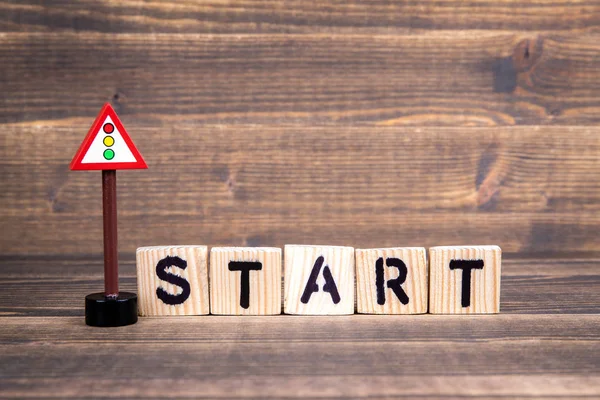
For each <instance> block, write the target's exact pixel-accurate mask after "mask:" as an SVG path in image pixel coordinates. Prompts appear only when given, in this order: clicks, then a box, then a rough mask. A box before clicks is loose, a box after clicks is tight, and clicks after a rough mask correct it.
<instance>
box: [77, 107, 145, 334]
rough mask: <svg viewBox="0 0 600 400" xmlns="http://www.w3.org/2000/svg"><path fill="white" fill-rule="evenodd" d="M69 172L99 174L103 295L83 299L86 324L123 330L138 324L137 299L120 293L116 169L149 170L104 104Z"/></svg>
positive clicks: (117, 118) (109, 108) (134, 295)
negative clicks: (95, 172)
mask: <svg viewBox="0 0 600 400" xmlns="http://www.w3.org/2000/svg"><path fill="white" fill-rule="evenodd" d="M70 168H71V170H84V171H86V170H102V215H103V228H104V293H93V294H90V295H88V296H86V298H85V322H86V324H88V325H91V326H124V325H130V324H135V323H136V322H137V295H136V294H135V293H129V292H119V259H118V243H117V171H116V170H117V169H145V168H148V166H147V165H146V162H145V161H144V159H143V158H142V155H141V154H140V153H139V151H138V150H137V148H136V147H135V145H134V144H133V142H132V141H131V138H130V137H129V135H128V134H127V131H126V130H125V128H124V127H123V124H121V121H120V120H119V117H117V114H116V113H115V110H114V109H113V108H112V107H111V105H110V104H108V103H107V104H105V105H104V107H103V108H102V110H100V113H99V114H98V117H96V120H95V121H94V124H93V125H92V127H91V128H90V131H89V132H88V134H87V136H86V137H85V139H84V141H83V143H82V144H81V146H80V147H79V150H78V151H77V153H76V154H75V157H73V161H71V165H70Z"/></svg>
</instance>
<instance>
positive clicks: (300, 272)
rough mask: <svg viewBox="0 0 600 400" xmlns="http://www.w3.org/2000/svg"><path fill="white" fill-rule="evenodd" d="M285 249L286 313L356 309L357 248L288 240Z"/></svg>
mask: <svg viewBox="0 0 600 400" xmlns="http://www.w3.org/2000/svg"><path fill="white" fill-rule="evenodd" d="M284 249H285V250H284V251H285V254H284V261H285V268H284V282H283V284H284V300H283V301H284V312H285V313H286V314H300V315H345V314H353V313H354V305H355V302H354V298H355V296H354V295H355V281H354V276H355V266H354V248H352V247H344V246H310V245H289V244H286V245H285V248H284ZM319 260H320V261H319Z"/></svg>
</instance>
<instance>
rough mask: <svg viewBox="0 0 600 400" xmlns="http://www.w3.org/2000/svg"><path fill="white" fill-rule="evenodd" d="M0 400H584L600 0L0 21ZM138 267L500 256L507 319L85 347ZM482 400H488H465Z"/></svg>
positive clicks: (14, 8) (189, 333)
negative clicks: (108, 250)
mask: <svg viewBox="0 0 600 400" xmlns="http://www.w3.org/2000/svg"><path fill="white" fill-rule="evenodd" d="M0 60H1V62H0V71H1V72H2V73H1V74H0V92H1V93H2V95H1V96H0V128H1V129H0V169H1V172H2V180H1V181H0V183H1V187H2V190H0V253H1V254H0V398H26V397H53V396H54V397H61V398H68V397H73V398H110V397H119V398H129V397H131V398H139V397H148V398H151V397H152V398H161V399H162V398H167V397H178V398H184V397H191V398H199V397H202V398H233V397H237V398H282V397H287V398H293V397H306V398H311V397H312V398H339V397H364V398H366V397H370V398H373V397H376V398H387V397H405V398H415V397H419V398H444V399H447V398H453V397H460V398H474V397H478V398H493V399H499V398H506V399H509V398H510V399H512V398H534V397H539V398H553V399H558V398H568V399H571V398H585V397H588V398H598V397H599V396H600V384H599V382H600V379H598V377H599V376H600V361H599V357H598V354H600V336H599V332H600V330H599V329H598V327H599V326H600V316H599V313H600V310H599V304H600V272H599V268H598V265H599V260H600V235H599V232H600V178H599V177H600V1H597V0H582V1H566V0H535V1H521V0H500V1H491V0H468V1H460V0H439V1H408V0H406V1H392V0H372V1H361V0H349V1H327V2H326V1H319V0H229V1H223V0H207V1H193V0H185V1H169V0H162V1H158V0H155V1H137V0H135V1H134V0H124V1H117V0H98V1H92V0H79V1H71V0H46V1H42V0H7V1H0ZM104 102H110V103H111V104H112V105H113V106H114V107H115V109H116V110H117V112H118V113H119V115H120V117H121V119H122V121H123V123H124V125H125V126H126V128H127V129H128V131H129V133H130V134H131V136H132V138H133V140H134V141H135V143H136V144H137V145H138V147H139V149H140V150H141V152H142V154H144V156H145V158H146V160H147V162H148V164H149V167H150V169H148V170H145V171H123V172H120V173H119V174H118V187H119V235H120V259H121V284H122V289H124V290H131V291H135V290H136V279H135V265H134V263H135V262H134V252H135V249H136V247H138V246H147V245H178V244H203V245H208V246H217V245H242V246H283V245H284V244H286V243H300V244H303V243H304V244H331V245H349V246H355V247H384V246H426V247H427V246H434V245H451V244H497V245H499V246H501V247H502V249H503V251H504V262H503V272H502V286H501V311H502V314H500V315H496V316H491V317H490V316H488V317H469V318H456V317H451V316H432V315H422V316H415V317H406V316H404V317H393V316H391V317H390V316H387V317H385V316H383V317H377V316H364V315H362V316H361V315H353V316H348V317H338V318H318V317H302V318H294V317H293V316H277V317H263V318H261V317H250V318H241V317H239V318H232V317H217V316H206V317H188V318H171V319H168V321H167V320H166V319H158V318H156V319H155V318H142V319H140V321H139V322H138V324H136V325H133V326H129V327H125V328H119V329H111V330H110V332H107V331H105V330H98V329H93V328H90V327H86V326H85V325H84V322H83V298H84V296H85V295H87V294H89V293H91V292H95V291H98V290H100V288H101V287H102V231H101V230H102V223H101V193H100V190H101V185H100V184H101V181H100V174H99V173H98V172H70V171H69V169H68V164H69V162H70V160H71V158H72V156H73V154H74V153H75V151H76V149H77V147H78V145H79V144H80V142H81V141H82V140H83V138H84V136H85V134H86V132H87V130H88V129H89V126H90V125H91V123H92V122H93V120H94V117H95V115H96V114H97V112H98V111H99V109H100V108H101V106H102V104H103V103H104ZM486 396H487V397H486Z"/></svg>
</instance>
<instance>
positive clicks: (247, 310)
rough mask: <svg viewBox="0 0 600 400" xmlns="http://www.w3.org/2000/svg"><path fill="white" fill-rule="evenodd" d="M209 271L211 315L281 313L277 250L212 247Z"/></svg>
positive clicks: (279, 259) (279, 252)
mask: <svg viewBox="0 0 600 400" xmlns="http://www.w3.org/2000/svg"><path fill="white" fill-rule="evenodd" d="M209 268H210V273H209V275H210V312H211V314H218V315H274V314H281V249H280V248H275V247H213V248H212V249H211V250H210V266H209Z"/></svg>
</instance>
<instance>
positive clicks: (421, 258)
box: [136, 245, 501, 316]
mask: <svg viewBox="0 0 600 400" xmlns="http://www.w3.org/2000/svg"><path fill="white" fill-rule="evenodd" d="M283 253H284V254H283V256H284V257H283V262H282V249H281V248H275V247H213V248H212V249H211V250H210V254H209V252H208V248H207V247H206V246H153V247H140V248H138V249H137V252H136V262H137V280H138V297H139V303H138V313H139V315H142V316H165V315H207V314H215V315H277V314H281V313H282V303H283V312H284V313H285V314H299V315H347V314H353V313H355V312H357V313H360V314H424V313H431V314H493V313H498V312H499V311H500V271H501V250H500V247H498V246H440V247H431V248H430V249H429V257H427V252H426V249H425V248H424V247H394V248H381V249H354V248H353V247H342V246H309V245H286V246H285V247H284V252H283ZM282 279H283V290H282ZM282 295H283V302H282Z"/></svg>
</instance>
